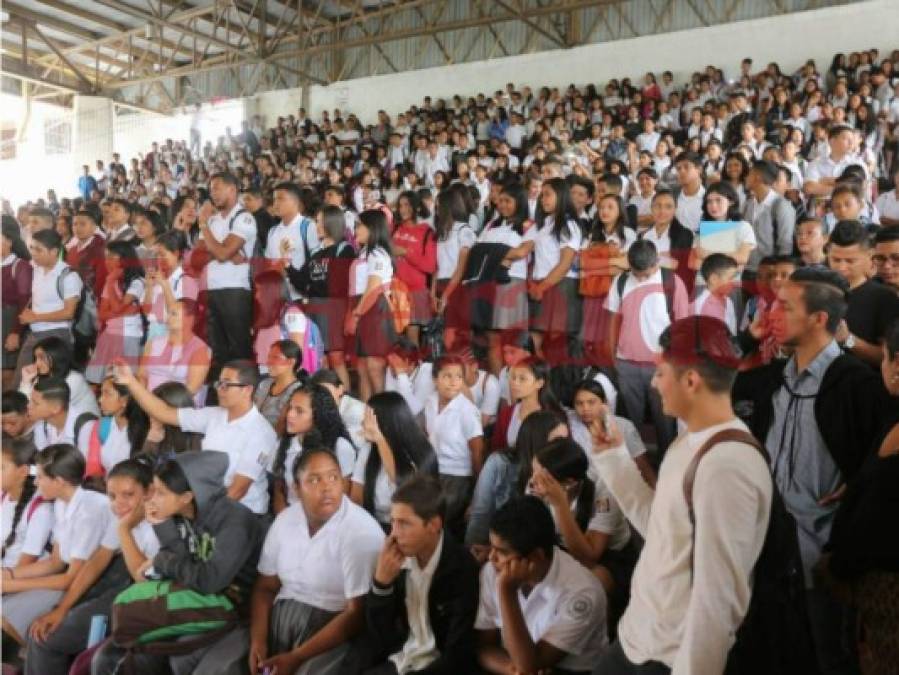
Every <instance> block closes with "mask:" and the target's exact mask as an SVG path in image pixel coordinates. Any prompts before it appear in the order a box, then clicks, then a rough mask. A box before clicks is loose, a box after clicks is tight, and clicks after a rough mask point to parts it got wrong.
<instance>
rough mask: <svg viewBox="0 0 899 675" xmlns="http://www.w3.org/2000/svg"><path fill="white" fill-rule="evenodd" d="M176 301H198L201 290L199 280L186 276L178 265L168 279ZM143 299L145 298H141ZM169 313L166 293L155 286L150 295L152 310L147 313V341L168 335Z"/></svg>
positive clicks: (158, 286) (157, 285)
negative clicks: (167, 322)
mask: <svg viewBox="0 0 899 675" xmlns="http://www.w3.org/2000/svg"><path fill="white" fill-rule="evenodd" d="M167 281H168V284H169V287H170V288H171V289H172V295H173V296H174V297H175V300H184V299H187V300H193V301H194V302H196V301H197V297H198V296H199V293H200V289H199V285H198V284H197V280H196V279H194V278H193V277H190V276H187V275H186V274H184V268H183V267H181V265H178V267H176V268H175V269H174V270H172V273H171V274H170V275H169V276H168V278H167ZM141 299H143V298H141ZM168 317H169V311H168V308H167V307H166V304H165V292H164V291H163V290H162V287H161V286H160V285H159V284H154V285H153V291H152V292H151V293H150V309H149V311H147V321H148V325H147V340H151V339H153V338H157V337H162V336H165V335H168V332H169V330H168V326H167V325H166V321H167V320H168Z"/></svg>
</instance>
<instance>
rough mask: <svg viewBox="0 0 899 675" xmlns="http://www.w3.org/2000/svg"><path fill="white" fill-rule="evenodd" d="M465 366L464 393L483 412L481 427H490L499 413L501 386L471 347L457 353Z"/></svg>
mask: <svg viewBox="0 0 899 675" xmlns="http://www.w3.org/2000/svg"><path fill="white" fill-rule="evenodd" d="M457 355H458V356H459V358H460V359H462V361H463V363H464V364H465V382H464V385H463V387H462V393H463V394H465V396H466V397H467V398H468V399H469V400H470V401H471V402H472V403H474V404H475V406H476V407H477V408H478V409H479V410H480V411H481V426H483V427H485V428H486V427H488V426H490V425H491V424H493V422H494V421H495V420H496V413H497V412H499V400H500V385H499V379H498V378H497V377H496V375H494V374H493V373H490V372H487V371H486V370H483V369H482V368H480V367H479V365H478V360H477V359H476V358H475V356H474V353H473V352H472V351H471V348H470V347H466V348H465V349H463V350H461V351H459V352H458V353H457Z"/></svg>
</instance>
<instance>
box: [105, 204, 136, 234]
mask: <svg viewBox="0 0 899 675" xmlns="http://www.w3.org/2000/svg"><path fill="white" fill-rule="evenodd" d="M131 210H132V203H131V202H129V201H128V200H127V199H125V198H123V197H116V198H113V199H110V200H109V208H108V209H107V211H106V213H105V216H106V217H105V219H104V223H103V224H104V226H105V227H106V241H107V242H111V241H127V242H133V243H134V245H136V242H135V241H134V240H135V239H137V233H136V232H135V231H134V229H133V228H132V227H131Z"/></svg>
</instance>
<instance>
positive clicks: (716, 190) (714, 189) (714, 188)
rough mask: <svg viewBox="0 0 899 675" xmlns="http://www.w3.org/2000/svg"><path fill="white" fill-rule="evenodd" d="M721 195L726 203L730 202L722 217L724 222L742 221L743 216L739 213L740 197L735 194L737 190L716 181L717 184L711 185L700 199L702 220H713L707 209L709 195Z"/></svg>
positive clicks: (725, 183) (724, 182) (725, 182)
mask: <svg viewBox="0 0 899 675" xmlns="http://www.w3.org/2000/svg"><path fill="white" fill-rule="evenodd" d="M715 194H717V195H721V196H722V197H724V198H725V199H727V200H728V201H730V207H729V208H728V209H727V214H726V215H725V216H724V218H725V219H726V220H733V221H737V222H739V221H741V220H743V215H742V214H741V213H740V196H739V195H738V194H737V190H736V189H735V188H734V186H733V185H731V184H730V183H728V182H727V181H718V182H717V183H712V184H711V185H709V187H708V188H707V189H706V191H705V196H704V197H703V198H702V218H703V220H714V219H713V218H712V217H711V216H710V215H709V209H708V205H707V202H708V199H709V195H715Z"/></svg>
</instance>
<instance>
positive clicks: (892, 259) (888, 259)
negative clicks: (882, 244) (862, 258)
mask: <svg viewBox="0 0 899 675" xmlns="http://www.w3.org/2000/svg"><path fill="white" fill-rule="evenodd" d="M871 260H873V261H874V264H875V265H886V264H887V263H890V264H891V265H895V266H896V267H899V253H891V254H890V255H880V254H879V253H878V254H875V255H872V256H871Z"/></svg>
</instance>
